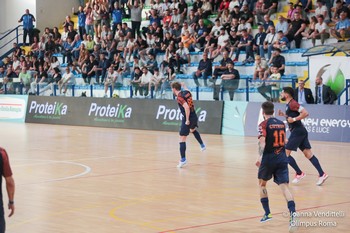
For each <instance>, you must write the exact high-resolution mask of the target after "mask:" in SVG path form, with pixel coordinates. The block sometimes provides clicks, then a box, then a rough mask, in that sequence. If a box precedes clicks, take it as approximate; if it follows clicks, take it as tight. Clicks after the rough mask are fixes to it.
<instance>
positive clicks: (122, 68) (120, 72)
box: [117, 56, 131, 83]
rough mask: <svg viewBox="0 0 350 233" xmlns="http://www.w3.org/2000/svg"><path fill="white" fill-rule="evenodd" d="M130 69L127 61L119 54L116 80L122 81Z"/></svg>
mask: <svg viewBox="0 0 350 233" xmlns="http://www.w3.org/2000/svg"><path fill="white" fill-rule="evenodd" d="M130 73H131V69H130V65H129V63H128V62H126V60H125V58H124V57H123V56H119V63H118V69H117V82H118V83H123V80H124V78H126V77H127V76H128V75H130Z"/></svg>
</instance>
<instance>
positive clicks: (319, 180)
mask: <svg viewBox="0 0 350 233" xmlns="http://www.w3.org/2000/svg"><path fill="white" fill-rule="evenodd" d="M327 178H328V175H327V174H326V173H323V176H320V177H318V181H317V183H316V185H318V186H320V185H322V184H323V183H324V182H325V181H326V180H327Z"/></svg>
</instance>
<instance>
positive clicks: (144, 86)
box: [138, 66, 152, 96]
mask: <svg viewBox="0 0 350 233" xmlns="http://www.w3.org/2000/svg"><path fill="white" fill-rule="evenodd" d="M151 79H152V73H151V72H149V71H148V69H147V67H145V66H144V67H142V76H141V78H140V82H139V84H138V85H139V87H140V95H144V96H148V85H149V82H150V81H151Z"/></svg>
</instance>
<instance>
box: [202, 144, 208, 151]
mask: <svg viewBox="0 0 350 233" xmlns="http://www.w3.org/2000/svg"><path fill="white" fill-rule="evenodd" d="M206 149H207V147H206V146H205V144H204V143H203V144H201V151H205V150H206Z"/></svg>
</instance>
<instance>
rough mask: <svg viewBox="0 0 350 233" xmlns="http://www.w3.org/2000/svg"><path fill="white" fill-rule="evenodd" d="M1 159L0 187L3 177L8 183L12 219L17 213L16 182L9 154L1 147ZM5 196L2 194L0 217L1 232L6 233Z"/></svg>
mask: <svg viewBox="0 0 350 233" xmlns="http://www.w3.org/2000/svg"><path fill="white" fill-rule="evenodd" d="M0 159H1V173H0V175H1V181H0V185H1V183H2V177H4V178H5V182H6V191H7V196H8V199H9V202H8V205H7V206H8V209H9V210H10V214H9V215H8V216H9V217H11V216H12V215H13V214H14V213H15V203H14V197H15V181H14V179H13V177H12V170H11V166H10V160H9V157H8V155H7V152H6V150H5V149H4V148H2V147H0ZM2 196H3V194H2V193H1V209H2V213H1V216H0V232H5V225H6V224H5V217H4V210H3V208H4V207H3V200H2Z"/></svg>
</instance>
